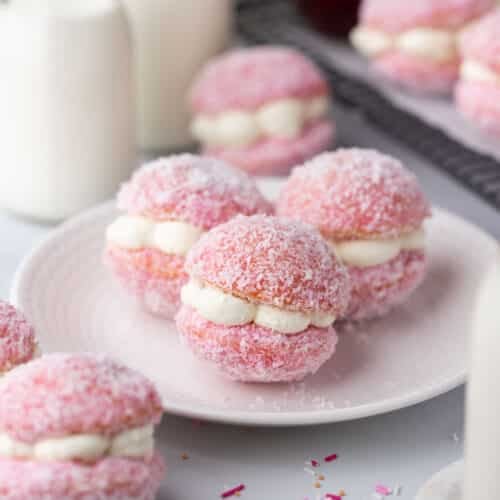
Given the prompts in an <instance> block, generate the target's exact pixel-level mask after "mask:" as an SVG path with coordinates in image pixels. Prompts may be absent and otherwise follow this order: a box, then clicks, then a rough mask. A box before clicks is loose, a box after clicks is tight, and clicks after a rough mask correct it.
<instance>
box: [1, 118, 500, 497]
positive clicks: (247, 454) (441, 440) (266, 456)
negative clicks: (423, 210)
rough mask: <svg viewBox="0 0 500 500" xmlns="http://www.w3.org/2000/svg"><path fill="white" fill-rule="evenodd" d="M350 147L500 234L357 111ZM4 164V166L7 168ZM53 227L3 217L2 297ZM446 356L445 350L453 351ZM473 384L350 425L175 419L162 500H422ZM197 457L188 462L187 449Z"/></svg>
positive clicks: (489, 213) (481, 208)
mask: <svg viewBox="0 0 500 500" xmlns="http://www.w3.org/2000/svg"><path fill="white" fill-rule="evenodd" d="M336 116H337V120H338V122H339V124H340V142H341V143H342V144H343V145H361V146H375V147H377V148H379V149H381V150H383V151H386V152H388V153H391V154H394V155H396V156H399V157H400V158H402V159H403V160H405V161H406V162H407V165H408V166H409V167H410V168H412V169H413V170H414V171H415V172H416V173H417V175H418V176H419V177H420V180H421V182H422V184H423V186H424V188H425V190H426V192H427V194H428V195H429V197H430V198H431V199H432V201H433V202H434V203H437V204H439V205H441V206H443V207H445V208H448V209H450V210H452V211H454V212H456V213H458V214H461V215H462V216H464V217H466V218H467V219H469V220H471V221H473V222H475V223H476V224H478V225H480V226H482V227H483V228H485V229H486V230H487V231H489V232H490V233H492V234H493V235H494V236H496V237H497V238H500V224H499V221H500V214H499V213H497V212H495V211H494V210H493V209H492V208H490V207H488V206H487V205H486V204H485V203H483V202H482V201H481V200H479V199H478V198H476V197H475V196H473V195H471V194H470V193H468V192H467V191H465V190H464V189H462V188H461V187H460V186H459V185H458V184H456V183H455V182H454V181H452V180H450V179H449V178H448V177H446V176H445V175H441V174H439V173H438V172H437V171H436V170H433V169H431V168H429V166H428V165H426V164H425V162H423V161H422V160H420V159H418V158H417V157H415V156H413V155H411V154H409V153H408V152H407V151H404V150H401V149H400V148H398V147H397V146H396V145H395V144H394V143H391V142H390V141H389V140H388V139H387V138H386V137H384V136H383V135H382V134H380V133H376V132H374V131H373V130H370V129H369V128H368V127H367V126H366V125H365V124H363V123H362V122H361V121H360V119H359V118H358V117H357V116H356V115H355V114H352V113H346V112H344V111H341V110H338V109H337V110H336ZM0 168H1V167H0ZM50 229H51V227H50V226H40V225H36V224H32V223H28V222H24V221H20V220H18V219H15V218H13V217H10V216H8V215H7V214H3V213H0V241H1V243H2V244H1V245H0V297H1V298H3V299H6V298H7V297H8V292H9V287H10V283H11V280H12V277H13V274H14V272H15V270H16V268H17V266H18V264H19V263H20V261H21V259H22V258H23V257H24V256H25V255H26V253H27V252H29V250H30V249H31V248H32V247H33V246H34V245H35V244H36V243H37V242H38V241H40V239H41V238H43V237H44V236H45V235H46V234H47V233H48V232H49V231H50ZM443 355H445V353H443ZM462 406H463V389H457V390H454V391H452V392H451V393H448V394H446V395H444V396H441V397H439V398H437V399H434V400H432V401H429V402H426V403H423V404H420V405H418V406H416V407H412V408H409V409H406V410H403V411H400V412H395V413H392V414H388V415H383V416H378V417H375V418H370V419H365V420H361V421H353V422H348V423H341V424H333V425H323V426H319V427H304V428H288V429H283V428H282V429H273V428H267V429H264V428H260V429H246V428H238V427H231V426H223V425H213V424H203V425H195V424H194V423H193V422H191V421H189V420H185V419H181V418H176V417H174V416H166V417H165V418H164V420H163V424H162V426H161V428H160V430H159V436H158V437H159V442H160V444H159V446H160V448H161V450H162V452H163V453H164V455H165V457H166V459H167V462H168V467H169V470H168V474H167V477H166V479H165V482H164V485H163V487H162V490H161V493H160V495H159V498H160V499H161V500H194V499H197V498H200V499H207V500H209V499H214V500H215V499H217V498H220V492H221V491H222V490H223V489H224V488H225V486H234V485H237V484H239V483H244V484H245V485H246V490H245V491H244V492H243V494H242V496H241V498H245V499H247V500H303V499H304V498H307V497H309V498H310V500H315V499H316V494H317V492H318V491H321V492H322V493H326V492H331V493H336V492H338V490H339V489H341V488H343V489H344V490H345V491H346V492H347V494H348V496H347V497H346V500H349V499H353V500H365V499H366V500H368V499H371V498H372V493H373V491H374V486H375V484H377V483H384V484H388V485H394V484H400V485H402V486H403V490H402V491H403V492H402V495H401V496H400V497H399V498H401V499H402V500H410V499H411V500H413V498H414V496H415V493H416V492H417V489H418V488H419V487H420V486H421V485H422V483H423V482H424V481H425V480H427V479H428V477H429V476H430V475H431V474H433V473H435V472H436V471H437V470H439V469H440V468H442V467H443V466H444V465H446V464H448V463H450V462H453V461H455V460H457V459H458V458H459V457H461V455H462V424H463V417H462ZM183 453H187V454H188V455H189V459H188V460H182V458H181V455H182V454H183ZM330 453H337V454H338V455H339V459H338V460H337V461H336V462H332V463H330V464H329V465H323V466H322V469H321V472H322V473H323V474H324V475H325V478H326V479H325V481H324V487H323V488H322V489H321V490H316V489H314V488H313V487H312V480H311V477H310V476H309V475H308V474H306V473H305V472H304V470H303V467H304V461H305V460H307V459H308V458H310V457H316V458H322V457H324V456H325V455H328V454H330Z"/></svg>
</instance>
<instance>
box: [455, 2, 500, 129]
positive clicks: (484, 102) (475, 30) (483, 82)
mask: <svg viewBox="0 0 500 500" xmlns="http://www.w3.org/2000/svg"><path fill="white" fill-rule="evenodd" d="M499 33H500V8H497V9H496V10H494V11H493V12H492V13H490V14H489V15H487V16H485V17H484V18H483V19H482V20H481V21H479V22H477V23H475V24H474V25H472V26H471V27H470V28H468V29H467V30H465V31H464V32H463V34H462V36H461V39H460V53H461V56H462V59H463V61H462V66H461V70H460V74H461V77H460V81H459V83H458V85H457V87H456V91H455V98H456V102H457V106H458V108H459V109H460V111H461V112H462V113H463V114H464V116H466V117H467V118H469V119H470V120H471V121H472V122H474V123H476V124H477V125H478V126H479V127H480V128H482V129H484V130H485V131H486V132H489V133H491V134H492V135H494V136H496V137H500V37H499Z"/></svg>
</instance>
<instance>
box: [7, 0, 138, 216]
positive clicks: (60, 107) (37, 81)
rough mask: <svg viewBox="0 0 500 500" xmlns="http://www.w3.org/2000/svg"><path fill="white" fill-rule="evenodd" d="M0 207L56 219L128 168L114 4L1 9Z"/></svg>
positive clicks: (131, 155) (68, 0) (120, 33)
mask: <svg viewBox="0 0 500 500" xmlns="http://www.w3.org/2000/svg"><path fill="white" fill-rule="evenodd" d="M0 110H1V112H0V206H2V207H4V208H7V209H8V210H10V211H13V212H16V213H18V214H21V215H24V216H29V217H33V218H36V219H42V220H61V219H63V218H65V217H67V216H69V215H72V214H74V213H76V212H78V211H80V210H82V209H84V208H86V207H88V206H90V205H93V204H95V203H97V202H99V201H102V200H105V199H107V198H109V197H111V196H112V195H113V194H114V192H115V191H116V189H117V187H118V186H119V184H120V183H121V182H122V181H123V180H125V179H126V178H127V177H128V176H129V175H130V173H131V171H132V170H133V168H134V167H135V165H136V156H137V155H136V144H135V105H134V82H133V67H132V48H131V35H130V32H129V26H128V21H127V17H126V13H125V11H124V9H123V7H122V5H121V3H120V2H119V1H118V0H84V1H78V0H10V1H9V2H7V3H2V4H0Z"/></svg>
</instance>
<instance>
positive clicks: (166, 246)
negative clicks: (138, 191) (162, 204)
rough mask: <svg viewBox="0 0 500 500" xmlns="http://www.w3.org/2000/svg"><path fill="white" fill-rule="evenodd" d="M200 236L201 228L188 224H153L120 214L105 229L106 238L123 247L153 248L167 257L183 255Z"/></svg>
mask: <svg viewBox="0 0 500 500" xmlns="http://www.w3.org/2000/svg"><path fill="white" fill-rule="evenodd" d="M202 234H203V230H202V229H200V228H199V227H196V226H193V225H192V224H188V223H187V222H179V221H164V222H155V221H153V220H151V219H147V218H145V217H139V216H135V215H123V216H121V217H118V218H117V219H116V220H115V221H114V222H113V223H112V224H111V225H110V226H108V229H107V231H106V238H107V240H108V241H109V242H110V243H113V244H114V245H117V246H119V247H122V248H129V249H139V248H156V249H157V250H161V251H162V252H164V253H167V254H173V255H181V256H185V255H186V254H187V253H188V251H189V250H190V249H191V247H192V246H193V245H194V244H195V243H196V241H198V239H199V238H200V236H201V235H202Z"/></svg>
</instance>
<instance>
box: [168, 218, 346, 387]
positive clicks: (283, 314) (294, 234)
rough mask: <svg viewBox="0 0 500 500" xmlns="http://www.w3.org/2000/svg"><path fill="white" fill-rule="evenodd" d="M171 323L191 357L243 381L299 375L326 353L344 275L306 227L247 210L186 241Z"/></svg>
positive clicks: (331, 345) (341, 305) (341, 307)
mask: <svg viewBox="0 0 500 500" xmlns="http://www.w3.org/2000/svg"><path fill="white" fill-rule="evenodd" d="M186 269H187V272H188V274H189V276H190V281H189V283H188V284H187V285H185V287H184V288H183V290H182V302H183V306H182V308H181V310H180V312H179V314H178V315H177V325H178V328H179V330H180V332H181V335H182V338H183V340H184V341H185V342H186V344H187V345H188V346H189V347H190V348H191V350H192V351H193V352H194V353H195V354H196V355H197V356H198V357H200V358H201V359H203V360H206V361H209V362H211V363H212V364H213V365H215V366H216V367H217V368H219V369H220V370H221V371H222V372H223V373H224V374H225V375H227V376H229V377H230V378H232V379H235V380H240V381H244V382H285V381H293V380H301V379H303V378H304V377H305V376H306V375H308V374H310V373H315V372H316V371H317V370H318V369H319V368H320V366H321V365H323V364H324V363H325V362H326V361H327V360H328V359H329V358H330V357H331V356H332V355H333V353H334V351H335V346H336V344H337V335H336V333H335V330H334V329H333V327H332V324H333V322H334V321H335V319H336V317H338V316H341V315H343V314H344V313H345V310H346V308H347V305H348V303H349V298H350V283H349V279H348V276H347V273H346V271H345V269H344V267H343V266H342V265H341V264H340V263H339V262H338V261H337V259H336V258H335V256H334V255H333V254H332V253H331V252H330V251H329V249H328V246H327V245H326V243H325V242H324V241H323V240H322V238H321V236H320V234H319V233H318V232H317V231H315V230H314V228H312V227H310V226H308V225H304V224H302V223H300V222H294V221H291V220H286V219H279V218H276V217H269V216H263V215H257V216H253V217H243V216H239V217H236V218H234V219H233V220H231V221H230V222H228V223H226V224H223V225H221V226H218V227H217V228H215V229H213V230H211V231H209V232H208V233H206V234H205V235H204V236H203V237H202V238H201V239H200V240H199V242H198V243H197V244H196V245H195V246H194V247H193V248H192V249H191V251H190V253H189V255H188V257H187V260H186Z"/></svg>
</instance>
